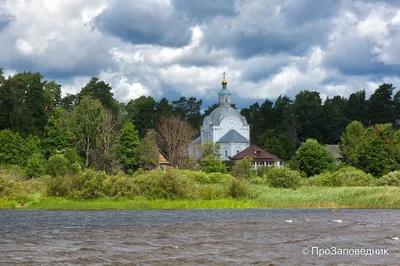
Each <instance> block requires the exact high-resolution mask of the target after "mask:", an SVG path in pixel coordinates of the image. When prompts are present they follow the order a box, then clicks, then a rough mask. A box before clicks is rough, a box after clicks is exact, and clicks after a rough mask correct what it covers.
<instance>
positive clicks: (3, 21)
mask: <svg viewBox="0 0 400 266" xmlns="http://www.w3.org/2000/svg"><path fill="white" fill-rule="evenodd" d="M14 19H15V18H14V17H13V16H11V15H8V14H2V12H1V10H0V31H2V30H3V29H4V28H5V27H7V26H8V25H9V24H10V23H11V22H13V20H14Z"/></svg>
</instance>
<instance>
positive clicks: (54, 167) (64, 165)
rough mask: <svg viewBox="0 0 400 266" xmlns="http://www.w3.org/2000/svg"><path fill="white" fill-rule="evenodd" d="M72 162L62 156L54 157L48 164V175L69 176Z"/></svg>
mask: <svg viewBox="0 0 400 266" xmlns="http://www.w3.org/2000/svg"><path fill="white" fill-rule="evenodd" d="M69 166H70V162H69V161H68V160H67V159H66V158H65V157H64V156H63V155H60V154H56V155H53V156H51V157H50V158H49V160H48V162H47V173H48V174H49V175H51V176H52V177H55V176H66V175H68V174H69Z"/></svg>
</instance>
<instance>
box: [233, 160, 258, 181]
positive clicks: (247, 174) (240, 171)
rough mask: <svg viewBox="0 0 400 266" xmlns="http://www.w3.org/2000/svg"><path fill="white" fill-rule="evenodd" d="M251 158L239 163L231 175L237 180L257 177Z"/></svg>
mask: <svg viewBox="0 0 400 266" xmlns="http://www.w3.org/2000/svg"><path fill="white" fill-rule="evenodd" d="M252 161H253V160H252V159H251V158H245V159H243V160H240V161H237V162H236V163H235V165H234V166H233V167H232V172H231V174H232V175H233V176H235V177H237V178H246V179H252V178H253V177H254V176H255V171H254V169H253V165H252Z"/></svg>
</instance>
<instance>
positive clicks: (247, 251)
mask: <svg viewBox="0 0 400 266" xmlns="http://www.w3.org/2000/svg"><path fill="white" fill-rule="evenodd" d="M0 226H1V227H0V265H66V264H74V265H87V264H90V265H328V264H329V265H365V264H370V265H382V264H383V265H400V241H399V238H400V210H339V212H335V213H334V212H332V211H331V210H321V209H257V210H255V209H248V210H230V209H228V210H174V211H172V210H159V211H112V210H107V211H27V210H15V211H0ZM312 247H319V248H331V247H336V249H337V250H338V249H362V248H364V249H369V248H371V249H387V250H388V255H379V256H378V255H375V256H355V255H353V256H351V255H347V256H338V255H336V256H321V257H318V255H316V254H314V255H313V254H311V249H312ZM305 248H308V249H309V253H308V254H307V255H303V254H302V250H303V249H305Z"/></svg>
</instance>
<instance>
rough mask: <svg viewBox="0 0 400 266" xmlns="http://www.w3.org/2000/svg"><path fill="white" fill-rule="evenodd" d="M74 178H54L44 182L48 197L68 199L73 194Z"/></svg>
mask: <svg viewBox="0 0 400 266" xmlns="http://www.w3.org/2000/svg"><path fill="white" fill-rule="evenodd" d="M74 182H75V178H74V177H73V176H68V175H67V176H55V177H52V178H50V179H48V180H47V182H46V194H47V195H48V196H60V197H70V196H73V194H74V187H75V184H74Z"/></svg>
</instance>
